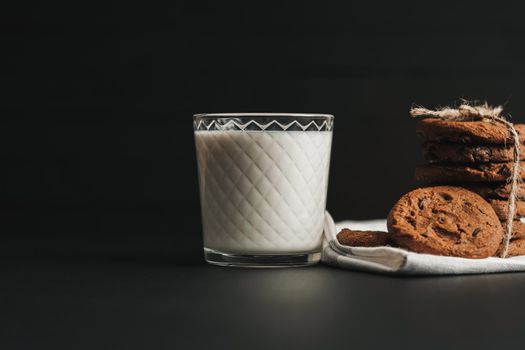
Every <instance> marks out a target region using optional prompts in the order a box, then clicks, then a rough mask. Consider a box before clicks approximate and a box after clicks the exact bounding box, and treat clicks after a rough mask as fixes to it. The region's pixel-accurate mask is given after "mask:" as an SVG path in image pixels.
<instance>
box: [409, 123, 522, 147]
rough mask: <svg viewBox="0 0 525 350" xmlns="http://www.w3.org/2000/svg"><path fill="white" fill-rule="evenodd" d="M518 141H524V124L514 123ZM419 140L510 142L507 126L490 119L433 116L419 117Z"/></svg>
mask: <svg viewBox="0 0 525 350" xmlns="http://www.w3.org/2000/svg"><path fill="white" fill-rule="evenodd" d="M514 128H515V129H516V132H517V133H518V136H519V138H520V141H521V142H522V143H523V142H525V125H523V124H514ZM416 134H417V136H418V137H419V139H420V140H421V141H424V142H427V141H435V142H453V143H490V144H506V143H509V144H512V142H514V141H513V138H512V135H511V133H510V132H509V130H508V128H507V126H505V125H503V124H501V123H495V122H490V121H450V120H440V119H433V118H426V119H421V120H419V121H418V123H417V124H416Z"/></svg>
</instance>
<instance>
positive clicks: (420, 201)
mask: <svg viewBox="0 0 525 350" xmlns="http://www.w3.org/2000/svg"><path fill="white" fill-rule="evenodd" d="M424 204H425V203H424V199H420V200H419V201H418V202H417V207H418V208H419V209H420V210H423V207H424Z"/></svg>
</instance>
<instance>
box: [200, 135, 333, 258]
mask: <svg viewBox="0 0 525 350" xmlns="http://www.w3.org/2000/svg"><path fill="white" fill-rule="evenodd" d="M195 141H196V149H197V160H198V165H199V179H200V185H201V186H200V187H201V206H202V222H203V230H204V247H205V248H208V249H212V250H215V251H219V252H222V253H229V254H296V253H308V252H314V251H319V250H320V246H321V237H322V231H323V219H324V210H325V204H326V190H327V184H328V167H329V162H330V148H331V143H332V132H330V131H196V132H195Z"/></svg>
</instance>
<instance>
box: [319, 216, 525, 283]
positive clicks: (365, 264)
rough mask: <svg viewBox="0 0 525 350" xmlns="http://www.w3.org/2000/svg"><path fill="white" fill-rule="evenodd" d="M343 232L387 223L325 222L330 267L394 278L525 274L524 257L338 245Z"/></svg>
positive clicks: (381, 228)
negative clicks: (473, 256) (471, 256)
mask: <svg viewBox="0 0 525 350" xmlns="http://www.w3.org/2000/svg"><path fill="white" fill-rule="evenodd" d="M342 228H349V229H352V230H362V231H386V220H369V221H342V222H338V223H334V221H333V219H332V217H331V216H330V214H328V213H326V218H325V239H324V243H323V253H322V261H323V263H325V264H327V265H331V266H336V267H340V268H343V269H349V270H361V271H368V272H375V273H384V274H392V275H463V274H481V273H497V272H519V271H525V256H516V257H511V258H506V259H501V258H496V257H491V258H486V259H466V258H457V257H451V256H438V255H430V254H419V253H414V252H409V251H407V250H404V249H400V248H394V247H349V246H344V245H341V244H339V242H338V241H337V238H336V234H337V232H339V231H340V230H341V229H342Z"/></svg>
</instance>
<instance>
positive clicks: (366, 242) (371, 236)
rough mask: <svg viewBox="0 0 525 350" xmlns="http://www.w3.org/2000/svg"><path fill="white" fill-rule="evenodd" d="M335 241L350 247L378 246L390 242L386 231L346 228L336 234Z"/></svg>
mask: <svg viewBox="0 0 525 350" xmlns="http://www.w3.org/2000/svg"><path fill="white" fill-rule="evenodd" d="M337 241H338V242H339V243H340V244H342V245H348V246H352V247H380V246H385V245H388V244H389V243H390V239H389V234H388V232H382V231H353V230H349V229H347V228H344V229H342V230H341V232H339V233H338V234H337Z"/></svg>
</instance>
